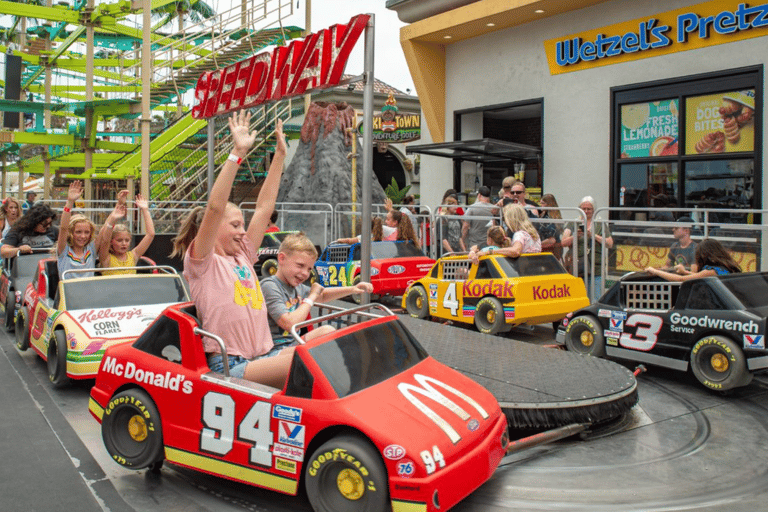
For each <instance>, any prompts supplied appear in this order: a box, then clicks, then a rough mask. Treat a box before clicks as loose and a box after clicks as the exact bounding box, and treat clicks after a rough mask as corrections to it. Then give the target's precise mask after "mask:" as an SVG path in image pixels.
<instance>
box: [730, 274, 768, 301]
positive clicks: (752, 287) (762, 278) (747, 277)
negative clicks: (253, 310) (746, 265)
mask: <svg viewBox="0 0 768 512" xmlns="http://www.w3.org/2000/svg"><path fill="white" fill-rule="evenodd" d="M724 277H725V278H724V279H719V282H720V284H721V285H722V286H723V287H725V289H726V290H728V292H729V294H730V295H731V296H733V298H734V299H735V300H736V301H737V302H738V303H739V304H740V305H742V307H744V308H747V309H753V308H764V307H768V275H766V274H762V273H760V274H746V273H745V274H730V275H728V276H724Z"/></svg>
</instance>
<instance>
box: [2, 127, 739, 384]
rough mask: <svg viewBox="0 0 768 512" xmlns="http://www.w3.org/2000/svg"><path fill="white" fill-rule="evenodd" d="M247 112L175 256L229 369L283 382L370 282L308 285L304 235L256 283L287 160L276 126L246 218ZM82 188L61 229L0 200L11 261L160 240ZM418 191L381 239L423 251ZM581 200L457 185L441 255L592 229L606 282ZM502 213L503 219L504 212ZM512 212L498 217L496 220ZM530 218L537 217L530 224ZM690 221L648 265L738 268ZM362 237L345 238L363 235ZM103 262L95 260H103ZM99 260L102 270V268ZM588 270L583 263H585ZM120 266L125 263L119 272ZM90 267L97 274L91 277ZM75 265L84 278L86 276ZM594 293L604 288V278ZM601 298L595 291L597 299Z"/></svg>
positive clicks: (568, 246) (568, 241)
mask: <svg viewBox="0 0 768 512" xmlns="http://www.w3.org/2000/svg"><path fill="white" fill-rule="evenodd" d="M250 117H251V115H250V113H244V112H240V113H236V114H233V115H232V116H231V117H230V118H229V119H228V123H229V129H230V133H231V135H232V140H233V143H234V147H233V150H232V153H231V154H230V155H229V157H228V159H227V160H226V162H225V163H224V165H223V167H222V169H221V172H220V173H219V175H218V177H217V178H216V181H215V183H214V185H213V188H212V189H211V190H210V193H209V196H208V202H207V204H206V205H205V206H199V207H197V208H195V209H193V210H192V211H191V212H190V213H189V214H188V215H187V217H186V218H185V220H184V221H183V222H182V224H181V226H180V228H179V230H178V235H177V236H176V237H175V238H174V240H173V243H174V247H173V253H172V254H171V257H173V256H180V257H183V261H184V263H183V266H184V270H183V275H184V277H185V278H186V280H187V282H188V283H189V289H190V295H191V298H192V300H193V301H194V302H195V305H196V308H197V315H198V317H199V318H200V321H201V324H202V325H204V326H205V328H206V329H207V330H210V331H212V332H215V333H217V334H219V335H220V336H221V337H222V338H223V339H225V340H227V344H226V351H227V355H228V357H227V364H228V366H229V373H230V375H231V376H234V377H239V378H244V379H248V380H252V381H257V382H260V383H262V384H266V385H270V386H274V387H281V386H282V384H283V382H284V379H285V376H286V374H287V372H288V369H289V365H290V363H291V359H292V354H293V350H294V346H295V344H296V342H295V340H294V339H293V337H292V336H289V335H288V333H289V331H290V330H291V328H292V327H293V326H294V325H296V324H297V323H299V322H301V321H303V320H305V319H306V318H307V316H308V314H309V312H310V310H311V308H312V306H313V305H314V303H315V301H327V300H333V299H336V298H340V297H343V296H345V295H350V294H363V293H371V292H372V290H373V288H372V286H371V284H370V283H365V282H361V283H358V284H356V285H355V286H348V287H340V288H334V289H332V290H325V289H323V287H322V286H320V285H319V284H313V285H311V286H308V285H306V284H305V281H306V280H307V278H308V276H309V273H310V271H311V269H312V267H313V265H314V262H315V261H316V259H317V256H318V255H317V251H316V249H315V246H314V244H313V243H312V242H311V241H310V240H309V239H308V238H307V237H306V236H304V235H303V234H297V235H291V236H288V237H286V238H285V239H284V241H283V242H282V244H281V246H280V249H279V253H278V270H277V273H276V274H275V275H274V276H272V277H270V278H267V279H265V280H264V281H262V282H261V283H260V282H259V280H258V278H257V276H256V274H255V272H254V267H253V265H254V263H256V261H257V259H258V258H257V251H258V248H259V246H260V245H261V241H262V239H263V237H264V234H265V232H267V231H274V230H275V229H276V228H277V227H276V225H275V221H276V215H275V201H276V198H277V192H278V189H279V185H280V180H281V176H282V171H283V164H284V160H285V156H286V143H285V136H284V134H283V131H282V122H281V121H278V122H277V125H276V137H277V145H276V148H275V154H274V157H273V159H272V162H271V164H270V167H269V169H268V172H267V177H266V179H265V182H264V184H263V186H262V187H261V189H260V192H259V195H258V199H257V202H256V206H255V208H254V210H253V214H252V216H251V219H250V221H249V222H248V224H247V225H246V223H245V220H244V219H245V216H244V214H243V211H242V210H241V209H240V208H239V207H238V206H236V205H235V204H233V203H231V202H229V200H228V198H229V196H230V193H231V191H232V187H233V184H234V180H235V176H236V174H237V171H238V168H239V165H240V163H241V162H242V160H243V158H244V157H245V156H246V155H247V153H248V151H249V150H250V149H251V147H252V146H253V144H254V141H255V136H256V134H255V132H249V129H248V127H249V123H250ZM82 193H83V188H82V183H81V182H80V181H73V182H72V183H71V184H70V186H69V189H68V191H67V200H66V204H65V206H64V208H63V211H62V214H61V219H60V222H59V229H56V228H55V227H54V226H53V223H54V221H55V220H56V217H57V214H56V213H55V212H54V211H53V210H52V209H51V208H50V207H49V206H47V205H45V204H42V203H36V202H35V197H34V196H31V198H30V196H28V197H27V201H25V203H24V204H19V202H18V201H17V200H15V199H13V198H7V199H6V200H5V201H3V203H2V205H1V206H0V229H1V230H2V237H3V239H2V246H1V247H0V254H1V255H2V257H3V258H12V257H15V256H18V255H20V254H28V253H32V252H33V251H36V250H47V251H51V252H53V253H55V254H56V256H57V260H58V268H59V272H60V274H61V273H63V272H64V271H65V270H69V269H82V270H85V271H88V270H93V271H95V270H96V269H97V268H108V269H113V270H109V272H110V273H121V272H135V269H130V267H135V265H136V263H137V261H138V260H139V259H140V258H141V256H142V255H143V254H144V253H145V252H146V251H147V249H148V248H149V246H150V244H151V243H152V240H153V238H154V227H153V222H152V217H151V215H150V212H149V206H148V203H147V200H146V199H144V198H142V197H141V196H137V197H136V199H135V203H134V204H135V206H136V208H137V209H138V210H139V212H140V213H141V216H142V218H143V220H144V225H145V228H146V234H145V235H144V237H143V238H142V239H141V240H140V241H139V243H138V244H137V245H136V246H135V247H134V248H132V249H131V247H130V246H131V239H132V236H131V233H130V231H129V229H128V227H127V226H126V225H125V224H123V223H121V219H123V218H124V217H125V216H126V214H127V198H128V191H121V192H120V193H119V194H118V197H117V204H116V206H115V208H114V210H113V211H112V212H111V213H110V215H109V217H108V218H107V220H106V222H105V223H104V225H103V226H101V228H100V229H99V230H98V232H97V229H96V226H95V225H94V224H93V222H91V220H89V219H88V218H87V217H86V216H84V215H81V214H73V213H72V208H73V207H74V205H75V202H76V201H77V200H78V199H79V198H80V196H81V195H82ZM414 203H415V201H414V198H413V197H412V196H410V197H408V198H406V201H405V204H404V205H403V207H402V208H400V209H395V208H394V207H393V204H392V202H391V201H389V200H388V201H387V204H386V209H387V215H386V218H385V219H384V220H383V221H382V219H380V218H374V219H373V220H372V233H373V239H374V240H405V241H411V242H413V243H414V244H415V245H416V246H417V247H420V240H419V237H417V235H416V233H417V232H418V218H417V216H416V215H415V210H414ZM579 207H580V208H581V210H582V211H583V212H584V215H585V221H584V222H575V223H570V224H565V225H563V224H561V223H559V222H547V220H560V219H562V217H561V215H560V211H559V209H558V208H559V205H558V203H557V201H556V199H555V197H554V196H552V195H551V194H545V195H544V196H542V198H541V201H540V203H539V204H536V203H535V202H534V201H532V200H531V199H529V198H528V197H527V194H526V189H525V185H524V184H523V183H522V182H521V181H519V180H516V179H514V178H512V177H508V178H506V179H504V181H503V183H502V189H501V194H500V197H499V198H498V200H495V201H494V200H493V198H492V197H491V191H490V189H489V188H488V187H485V186H481V187H480V188H479V190H478V192H477V197H476V200H475V201H474V202H473V204H472V205H470V206H468V207H467V208H466V209H463V207H461V206H460V205H459V201H458V196H457V194H456V191H454V190H448V191H446V193H445V195H444V197H443V205H442V206H441V208H440V211H439V215H438V217H437V219H436V222H435V223H434V226H433V227H432V230H431V231H430V233H431V236H435V237H437V238H436V241H437V242H438V243H437V245H438V247H439V248H440V251H441V253H442V254H445V253H449V252H468V254H469V258H470V259H471V260H472V261H473V262H477V261H478V259H479V258H480V257H481V256H482V255H484V254H500V255H503V256H508V257H512V258H516V257H519V256H520V255H521V254H526V253H538V252H542V251H547V252H552V253H553V254H554V255H555V256H556V257H558V258H562V260H563V261H564V262H566V263H568V258H569V253H570V254H572V253H573V252H575V253H576V254H577V256H578V258H579V260H580V261H583V258H585V257H587V256H588V254H585V252H584V243H583V240H584V237H587V239H589V240H591V239H592V237H593V235H594V239H595V242H596V243H595V246H594V247H595V249H594V250H595V254H594V256H595V257H594V258H593V261H594V262H595V263H594V265H593V266H591V267H590V266H587V269H586V275H583V277H585V278H586V277H588V276H590V275H592V274H595V277H596V279H599V276H598V275H597V274H599V265H600V262H601V258H600V256H601V254H600V251H602V249H603V247H605V248H607V249H611V248H612V247H613V238H612V236H611V233H610V231H609V230H608V229H607V227H605V225H604V224H603V223H599V222H597V223H596V222H594V218H593V215H594V211H595V207H596V205H595V201H594V199H593V198H592V197H590V196H586V197H584V198H583V199H582V200H581V201H580V203H579ZM499 214H501V215H499ZM499 218H501V219H503V220H502V221H501V222H498V221H497V219H499ZM532 221H533V222H532ZM689 221H690V219H688V218H680V219H678V221H677V222H678V224H677V225H676V226H675V229H674V237H675V240H676V241H675V243H674V245H673V246H672V247H671V248H670V251H669V258H668V262H667V266H668V267H670V268H669V269H667V270H662V269H655V268H648V269H647V271H648V272H649V273H652V274H656V275H658V276H661V277H662V278H664V279H669V280H676V281H681V280H686V279H693V278H696V277H701V276H708V275H717V274H723V273H730V272H738V271H740V269H739V267H738V265H737V264H736V263H735V262H734V261H733V259H732V258H731V256H730V255H729V254H728V252H727V251H726V250H725V249H724V248H723V247H722V246H721V245H720V244H719V243H718V242H717V241H715V240H711V239H704V240H702V241H701V242H700V243H698V244H696V243H695V242H693V241H692V240H691V238H690V227H691V226H690V222H689ZM359 240H360V237H359V236H358V237H356V238H351V239H340V240H338V242H346V243H355V242H358V241H359ZM97 260H98V261H97ZM97 265H98V267H97ZM581 267H582V271H581V273H580V275H582V274H583V272H584V270H583V267H584V266H583V265H581ZM121 269H122V270H121ZM92 274H93V272H91V273H89V274H88V275H92ZM82 276H83V273H78V274H77V275H76V277H82ZM595 289H599V281H598V285H597V286H596V287H595ZM593 298H594V297H593ZM330 329H332V327H330V326H323V327H321V328H318V329H315V330H314V331H313V332H310V333H307V334H305V335H304V337H305V339H311V338H312V337H316V336H318V335H321V334H324V333H325V332H327V331H328V330H330ZM204 347H205V351H206V356H207V360H208V365H209V367H210V368H211V369H212V370H214V371H222V370H223V369H224V358H223V357H222V354H221V353H220V352H219V350H220V349H219V347H218V345H217V344H216V343H214V342H213V341H212V340H208V339H205V340H204Z"/></svg>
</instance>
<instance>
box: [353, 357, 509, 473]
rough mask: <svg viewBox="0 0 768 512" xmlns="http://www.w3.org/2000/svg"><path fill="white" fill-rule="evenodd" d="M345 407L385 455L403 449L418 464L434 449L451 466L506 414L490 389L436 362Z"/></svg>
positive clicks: (426, 363)
mask: <svg viewBox="0 0 768 512" xmlns="http://www.w3.org/2000/svg"><path fill="white" fill-rule="evenodd" d="M343 402H344V405H345V406H346V408H347V411H348V412H349V414H350V415H352V417H355V418H357V420H358V421H359V424H358V428H361V430H363V431H365V432H366V434H367V435H368V436H369V438H370V439H372V440H374V441H375V442H376V444H377V445H379V446H377V448H378V449H379V450H381V451H382V453H384V451H386V448H387V446H390V445H395V446H399V447H402V448H403V449H404V453H405V455H404V456H407V457H409V458H410V459H412V460H414V461H416V463H417V465H420V464H421V458H420V455H419V454H420V453H421V452H422V451H424V450H431V449H433V447H435V446H437V447H438V448H439V450H440V452H441V453H442V455H443V456H444V457H445V461H446V464H450V463H451V462H453V461H455V460H457V459H458V458H459V457H461V456H462V455H463V454H465V453H467V452H468V451H470V450H472V449H473V448H474V447H475V446H476V445H477V444H478V443H479V442H480V441H481V440H482V439H484V438H486V437H487V435H488V434H489V433H490V432H491V430H492V429H493V427H494V426H495V425H497V422H498V419H499V417H500V416H501V414H502V413H501V409H500V407H499V404H498V402H497V401H496V399H495V398H494V397H493V395H491V393H490V392H489V391H488V390H486V389H485V388H483V387H482V386H481V385H480V384H478V383H477V382H475V381H473V380H471V379H470V378H468V377H466V376H465V375H463V374H461V373H459V372H457V371H455V370H452V369H450V368H448V367H446V366H444V365H442V364H441V363H438V362H437V361H435V360H434V359H432V358H428V359H426V360H424V361H422V362H421V363H419V364H418V365H416V366H414V367H413V368H411V369H409V370H407V371H405V372H403V373H401V374H399V375H397V376H395V377H392V378H390V379H388V380H387V381H385V382H382V383H380V384H377V385H376V386H374V387H373V388H370V389H369V390H367V391H366V392H358V393H355V394H354V395H351V396H349V397H346V398H344V399H343ZM385 457H386V458H388V459H390V460H395V459H392V458H391V457H388V456H387V455H386V454H385Z"/></svg>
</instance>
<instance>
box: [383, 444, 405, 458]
mask: <svg viewBox="0 0 768 512" xmlns="http://www.w3.org/2000/svg"><path fill="white" fill-rule="evenodd" d="M382 454H383V455H384V457H386V458H387V459H389V460H400V459H402V458H403V457H405V448H403V447H402V446H400V445H399V444H391V445H389V446H387V447H386V448H384V451H383V452H382Z"/></svg>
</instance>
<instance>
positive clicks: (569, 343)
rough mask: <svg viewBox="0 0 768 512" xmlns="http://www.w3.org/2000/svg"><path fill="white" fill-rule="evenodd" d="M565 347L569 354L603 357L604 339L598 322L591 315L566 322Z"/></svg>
mask: <svg viewBox="0 0 768 512" xmlns="http://www.w3.org/2000/svg"><path fill="white" fill-rule="evenodd" d="M565 346H566V347H568V350H570V351H571V352H576V353H578V354H583V355H587V356H595V357H600V356H604V355H605V337H604V336H603V331H602V328H601V327H600V322H598V321H597V318H595V317H593V316H592V315H582V316H578V317H576V318H574V319H572V320H571V321H570V322H568V327H566V328H565Z"/></svg>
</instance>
